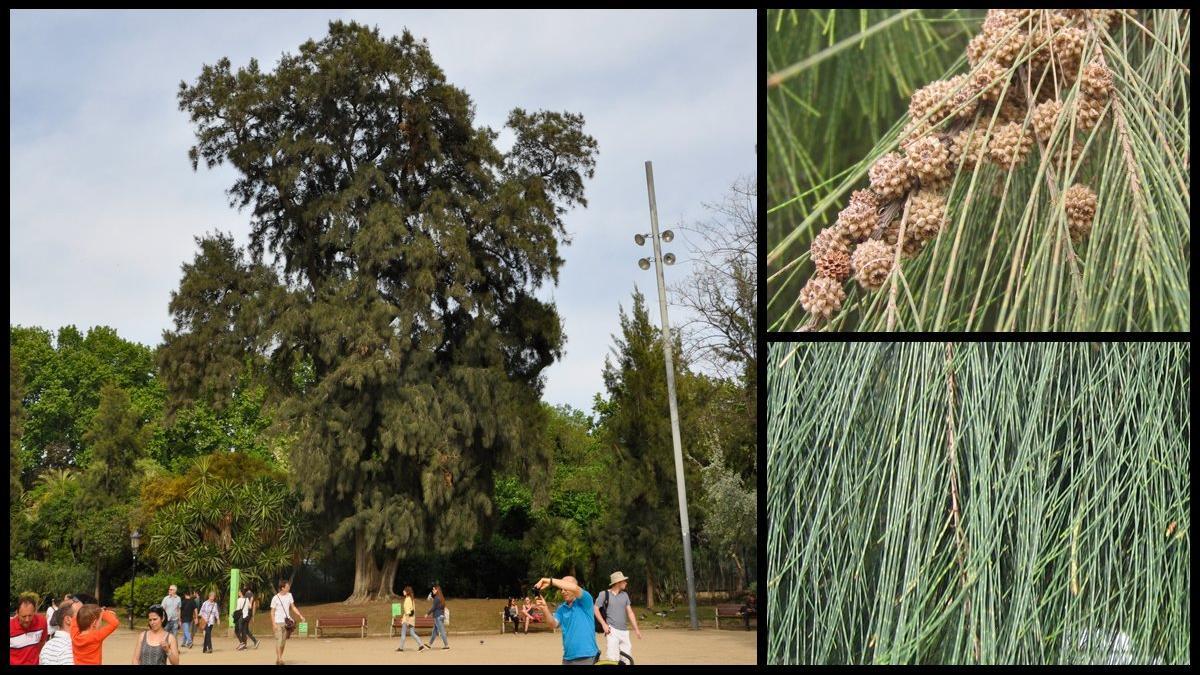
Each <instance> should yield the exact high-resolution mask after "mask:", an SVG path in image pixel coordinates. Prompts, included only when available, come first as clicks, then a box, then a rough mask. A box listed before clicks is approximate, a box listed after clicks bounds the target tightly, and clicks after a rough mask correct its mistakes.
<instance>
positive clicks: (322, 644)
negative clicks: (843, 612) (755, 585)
mask: <svg viewBox="0 0 1200 675" xmlns="http://www.w3.org/2000/svg"><path fill="white" fill-rule="evenodd" d="M642 634H643V635H645V638H644V639H642V640H638V639H637V638H636V637H634V638H633V658H634V660H635V661H636V662H637V663H638V665H650V664H670V663H680V664H703V663H714V664H754V663H755V662H756V661H757V654H758V649H757V639H758V632H757V631H751V632H745V631H741V630H721V631H720V632H718V631H716V630H713V629H711V628H708V629H702V630H700V631H698V632H692V631H688V630H678V629H659V630H648V631H643V632H642ZM137 635H138V634H137V633H133V632H131V631H129V630H128V629H126V628H122V629H120V630H118V631H117V632H116V633H113V634H112V636H110V637H109V638H108V639H107V640H105V641H104V665H117V664H127V663H131V662H132V659H133V647H134V644H135V643H136V640H137ZM423 635H424V633H423ZM425 637H428V636H427V635H425ZM259 640H260V641H261V642H260V644H259V648H258V649H257V650H255V649H253V648H250V649H247V650H245V651H236V650H235V649H234V648H235V647H236V646H237V641H236V640H234V639H233V638H227V637H217V636H215V635H214V636H213V647H214V650H215V651H214V652H213V653H212V654H203V653H201V651H200V646H201V644H202V642H203V640H202V636H201V637H200V638H197V639H196V640H195V647H194V648H192V649H190V650H188V649H184V650H183V653H182V654H181V655H180V658H179V665H181V666H187V665H235V664H238V665H271V664H273V663H274V662H275V642H274V639H273V638H271V636H270V635H269V634H268V635H267V636H266V637H263V636H259ZM398 644H399V638H396V639H392V638H387V637H368V638H356V637H344V638H343V637H337V638H313V637H308V638H299V637H297V638H294V639H292V640H289V641H288V643H287V649H286V650H285V652H284V655H283V658H284V661H285V663H286V664H288V665H306V664H307V665H316V664H335V663H337V664H352V665H361V664H371V665H389V664H395V665H408V664H421V665H435V664H437V665H443V664H444V665H449V664H544V665H554V664H558V663H560V662H561V660H562V639H561V637H560V636H559V635H557V634H550V633H532V634H530V635H513V634H511V633H509V634H506V635H500V634H499V633H495V634H491V635H464V634H454V633H451V634H450V646H451V647H452V648H451V649H449V650H445V651H443V650H442V649H441V648H440V647H441V643H440V642H439V643H438V644H437V647H436V648H435V649H434V650H433V651H425V652H420V653H418V652H417V651H416V647H415V646H414V643H413V641H412V640H411V639H410V640H409V641H408V649H407V650H406V651H404V652H397V651H394V650H395V649H396V647H397V645H398ZM599 645H600V647H601V649H603V642H600V643H599Z"/></svg>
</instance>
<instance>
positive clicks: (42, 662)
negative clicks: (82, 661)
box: [38, 595, 75, 666]
mask: <svg viewBox="0 0 1200 675" xmlns="http://www.w3.org/2000/svg"><path fill="white" fill-rule="evenodd" d="M66 597H67V598H70V597H71V596H69V595H68V596H66ZM74 620H75V601H74V600H71V599H66V600H63V601H62V602H61V603H59V605H58V607H56V608H55V610H54V616H53V618H51V619H50V622H51V623H52V624H54V629H55V630H54V633H53V634H52V635H51V636H50V639H49V640H47V641H46V644H44V645H42V653H41V654H39V655H38V665H39V666H73V665H75V657H74V654H73V649H72V647H71V622H73V621H74Z"/></svg>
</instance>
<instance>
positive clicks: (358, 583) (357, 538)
mask: <svg viewBox="0 0 1200 675" xmlns="http://www.w3.org/2000/svg"><path fill="white" fill-rule="evenodd" d="M394 576H395V573H394V572H393V578H394ZM379 577H380V570H379V565H378V564H377V563H376V562H375V554H374V552H372V551H371V550H370V548H369V547H368V546H367V538H366V536H364V534H363V531H362V529H359V530H358V532H357V533H356V534H355V535H354V590H353V591H352V592H351V593H350V597H348V598H346V600H345V601H344V602H346V603H360V602H369V601H370V600H373V599H374V598H375V595H376V593H377V592H378V591H379V585H380V580H379Z"/></svg>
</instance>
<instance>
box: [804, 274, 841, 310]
mask: <svg viewBox="0 0 1200 675" xmlns="http://www.w3.org/2000/svg"><path fill="white" fill-rule="evenodd" d="M845 299H846V289H844V288H842V285H841V284H840V283H838V282H837V281H836V280H834V279H829V278H826V277H822V276H814V277H812V278H811V279H809V280H808V283H807V284H804V288H802V289H800V306H801V307H803V308H804V311H806V312H808V313H809V314H811V315H813V316H814V317H816V318H818V319H821V320H826V319H828V318H829V317H831V316H833V314H834V312H836V311H838V310H839V309H841V308H842V302H843V301H844V300H845Z"/></svg>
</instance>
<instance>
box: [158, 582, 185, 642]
mask: <svg viewBox="0 0 1200 675" xmlns="http://www.w3.org/2000/svg"><path fill="white" fill-rule="evenodd" d="M178 593H179V589H178V588H176V587H175V584H171V585H170V586H169V587H168V588H167V594H166V595H165V596H163V599H162V602H161V603H160V604H161V605H162V608H163V609H164V610H166V612H167V632H168V633H170V634H171V635H175V634H177V633H178V632H179V615H180V610H181V609H182V607H183V598H181V597H179V595H178Z"/></svg>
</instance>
